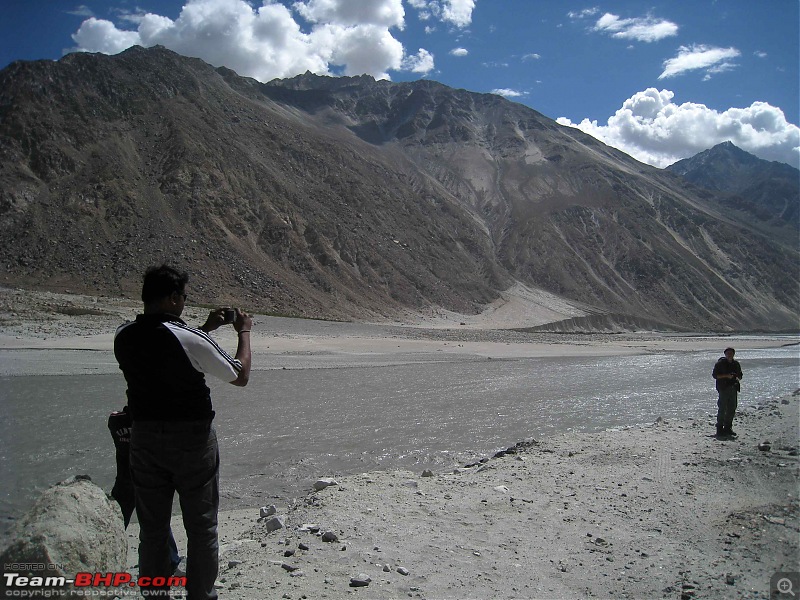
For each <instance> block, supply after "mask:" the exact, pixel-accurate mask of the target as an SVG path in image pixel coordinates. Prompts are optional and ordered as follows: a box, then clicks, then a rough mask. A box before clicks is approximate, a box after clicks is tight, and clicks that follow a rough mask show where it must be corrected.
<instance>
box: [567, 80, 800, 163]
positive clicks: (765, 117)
mask: <svg viewBox="0 0 800 600" xmlns="http://www.w3.org/2000/svg"><path fill="white" fill-rule="evenodd" d="M673 97H674V93H673V92H671V91H669V90H661V91H659V90H657V89H655V88H648V89H646V90H645V91H643V92H637V93H636V94H634V95H633V96H631V97H630V98H628V99H627V100H626V101H625V102H624V103H623V105H622V108H620V109H619V110H618V111H617V112H616V113H615V114H614V116H612V117H610V118H609V119H608V123H607V124H606V125H598V123H597V121H590V120H589V119H584V120H583V121H581V122H580V123H573V122H572V121H571V120H570V119H568V118H566V117H560V118H558V119H557V121H558V123H560V124H561V125H567V126H570V127H577V128H578V129H580V130H582V131H584V132H586V133H588V134H589V135H591V136H593V137H596V138H597V139H599V140H600V141H602V142H604V143H606V144H608V145H609V146H613V147H614V148H618V149H620V150H622V151H623V152H626V153H627V154H630V155H631V156H633V157H634V158H636V159H637V160H639V161H642V162H645V163H648V164H651V165H654V166H656V167H661V168H663V167H666V166H668V165H671V164H672V163H674V162H675V161H677V160H680V159H682V158H689V157H691V156H694V155H695V154H697V153H698V152H702V151H703V150H707V149H708V148H711V147H713V146H715V145H717V144H719V143H722V142H726V141H731V142H733V143H734V144H735V145H736V146H738V147H740V148H742V149H743V150H746V151H747V152H750V153H752V154H755V155H756V156H758V157H760V158H763V159H765V160H777V161H780V162H785V163H788V164H790V165H792V166H794V167H798V166H799V165H800V128H798V127H797V125H793V124H791V123H789V122H788V121H786V117H785V116H784V114H783V111H782V110H781V109H780V108H776V107H774V106H771V105H770V104H768V103H766V102H754V103H753V104H752V105H750V106H749V107H746V108H729V109H728V110H725V111H723V112H719V111H716V110H714V109H711V108H708V107H707V106H705V105H704V104H695V103H691V102H686V103H684V104H680V105H678V104H675V103H674V102H673V101H672V99H673Z"/></svg>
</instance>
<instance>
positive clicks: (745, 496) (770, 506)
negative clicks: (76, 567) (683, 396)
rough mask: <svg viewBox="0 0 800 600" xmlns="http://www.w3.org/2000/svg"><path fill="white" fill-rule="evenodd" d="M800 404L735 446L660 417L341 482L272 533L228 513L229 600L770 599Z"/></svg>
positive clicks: (225, 571)
mask: <svg viewBox="0 0 800 600" xmlns="http://www.w3.org/2000/svg"><path fill="white" fill-rule="evenodd" d="M799 400H800V396H798V395H797V394H795V395H794V396H793V397H791V398H786V399H784V400H783V402H780V401H773V402H770V403H768V404H765V405H763V406H760V407H757V408H755V409H751V410H748V411H745V412H743V413H742V414H741V415H740V417H739V418H738V419H737V422H736V429H737V430H738V433H739V436H738V438H736V439H731V440H724V441H723V440H718V439H716V438H714V437H711V435H710V433H711V432H712V429H713V428H712V424H711V422H710V419H698V420H689V421H680V422H677V421H676V422H663V421H662V422H659V423H656V424H653V425H652V426H649V427H642V428H629V429H624V430H620V431H608V432H603V433H599V434H564V435H559V436H557V437H555V438H554V439H551V440H537V441H532V440H528V441H527V442H524V443H522V444H521V445H520V446H519V447H518V448H515V449H514V451H513V452H512V453H509V454H506V455H504V456H501V457H497V458H489V457H487V458H488V460H485V461H484V462H479V463H478V464H476V465H474V466H471V467H465V468H461V469H458V470H457V471H455V472H451V471H448V472H440V473H434V474H433V475H432V476H422V474H421V473H412V472H406V471H390V472H376V473H364V474H360V475H353V476H348V477H343V478H340V479H338V480H337V481H336V485H333V486H331V487H327V488H325V489H323V490H321V491H318V492H312V491H309V494H308V495H307V496H306V497H305V498H300V499H297V500H291V501H288V502H278V503H277V504H276V508H277V511H278V513H277V514H278V515H279V516H280V517H281V518H282V520H283V522H284V524H285V527H284V528H283V529H279V530H277V531H273V532H269V531H268V527H267V525H266V519H259V507H256V506H254V507H253V508H252V509H250V510H239V511H230V512H224V513H222V514H221V515H220V523H221V526H220V540H221V550H220V556H221V561H220V566H221V571H220V576H219V582H220V597H221V598H225V599H241V600H256V599H259V600H260V599H262V598H266V597H269V598H289V599H300V598H331V599H337V598H408V597H411V598H453V599H465V598H582V597H588V598H687V599H688V598H698V599H699V598H719V599H723V598H725V599H727V598H764V599H766V598H769V597H770V580H771V578H772V577H773V576H774V575H775V574H776V573H778V572H784V571H797V570H798V567H800V555H799V554H798V551H799V550H798V532H800V519H799V518H798V517H799V516H800V501H799V500H798V476H799V473H798V458H797V449H798V401H799ZM764 442H769V449H767V447H766V446H764V445H763V444H764ZM759 446H761V449H759ZM322 475H324V474H322ZM307 524H315V525H316V526H318V527H319V530H318V532H317V533H314V532H313V531H308V530H307V529H308V527H307V526H306V527H304V525H307ZM177 529H178V530H179V533H178V535H179V544H180V545H181V547H185V541H184V540H183V538H182V533H181V532H180V526H178V527H177ZM325 532H332V533H333V534H334V535H335V536H336V538H337V539H336V541H334V542H326V541H324V539H323V537H321V534H323V533H325ZM128 534H129V541H130V560H131V569H132V570H134V571H135V569H134V565H135V562H136V548H137V545H138V543H137V539H136V535H137V533H136V528H135V526H133V527H132V528H131V529H130V530H129V532H128ZM404 573H407V574H404ZM360 575H366V576H367V577H369V578H370V579H371V581H370V583H369V585H368V586H366V587H360V588H357V587H352V586H351V578H357V577H359V576H360ZM774 583H775V582H774V581H773V585H774Z"/></svg>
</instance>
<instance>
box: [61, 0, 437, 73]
mask: <svg viewBox="0 0 800 600" xmlns="http://www.w3.org/2000/svg"><path fill="white" fill-rule="evenodd" d="M292 9H294V11H295V13H293V12H292V10H291V9H290V8H288V7H287V6H285V5H283V4H281V3H279V2H276V1H275V0H263V5H262V6H260V7H258V8H254V7H253V6H251V5H250V4H249V3H248V2H246V1H245V0H187V1H186V4H185V5H184V6H183V8H182V10H181V12H180V15H179V16H178V18H177V19H175V20H174V21H173V20H172V19H169V18H167V17H164V16H161V15H157V14H153V13H145V14H128V15H125V17H124V20H125V21H127V22H131V23H133V25H134V26H135V29H132V30H127V29H123V28H120V27H118V26H117V25H115V24H114V23H112V22H111V21H107V20H101V19H96V18H90V19H87V20H85V21H84V22H83V23H82V24H81V26H80V28H79V29H78V31H77V32H76V33H74V34H73V36H72V38H73V40H74V41H75V43H76V44H77V47H76V48H74V50H79V51H87V52H103V53H106V54H115V53H117V52H121V51H122V50H125V49H126V48H129V47H130V46H133V45H137V44H138V45H141V46H145V47H149V46H154V45H156V44H161V45H163V46H165V47H167V48H169V49H171V50H174V51H175V52H178V53H180V54H184V55H187V56H196V57H199V58H202V59H203V60H205V61H207V62H209V63H211V64H212V65H215V66H226V67H229V68H231V69H233V70H235V71H236V72H238V73H239V74H240V75H245V76H248V77H253V78H255V79H258V80H260V81H269V80H271V79H274V78H276V77H291V76H294V75H297V74H299V73H304V72H305V71H311V72H313V73H317V74H321V75H322V74H330V73H331V72H334V71H335V72H337V73H339V72H343V73H344V74H345V75H361V74H363V73H366V74H369V75H372V76H374V77H376V78H378V79H389V72H390V71H399V70H410V71H413V72H416V73H428V72H430V71H431V70H433V68H434V65H433V55H432V54H431V53H430V52H428V51H426V50H423V49H420V51H419V52H418V53H417V54H416V55H413V56H408V55H407V54H406V52H405V49H404V48H403V45H402V43H401V42H400V41H398V40H397V39H396V38H395V37H394V36H393V35H392V31H391V30H392V29H393V28H397V29H402V28H403V27H404V25H405V22H404V18H405V13H404V9H403V3H402V0H306V1H303V2H295V3H294V4H293V5H292ZM296 17H298V18H302V19H303V20H304V21H305V23H306V24H310V30H308V31H303V30H302V29H301V25H300V24H299V22H298V18H296Z"/></svg>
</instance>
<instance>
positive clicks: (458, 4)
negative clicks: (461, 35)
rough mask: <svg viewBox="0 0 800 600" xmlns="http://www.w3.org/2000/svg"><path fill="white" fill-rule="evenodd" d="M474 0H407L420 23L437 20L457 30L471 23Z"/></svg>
mask: <svg viewBox="0 0 800 600" xmlns="http://www.w3.org/2000/svg"><path fill="white" fill-rule="evenodd" d="M475 2H476V0H408V3H409V4H410V5H411V6H412V7H413V8H415V9H417V14H418V16H419V18H420V20H422V21H427V20H429V19H434V18H435V19H439V20H441V21H444V22H446V23H450V24H451V25H455V26H456V27H459V28H464V27H467V26H468V25H469V24H470V23H472V11H473V10H475Z"/></svg>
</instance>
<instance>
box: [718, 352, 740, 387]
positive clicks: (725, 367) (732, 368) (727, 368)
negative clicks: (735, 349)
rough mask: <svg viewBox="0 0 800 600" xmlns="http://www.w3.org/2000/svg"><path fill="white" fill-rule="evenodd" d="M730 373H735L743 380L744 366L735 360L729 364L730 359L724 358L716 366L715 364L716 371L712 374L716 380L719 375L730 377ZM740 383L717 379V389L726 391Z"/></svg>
mask: <svg viewBox="0 0 800 600" xmlns="http://www.w3.org/2000/svg"><path fill="white" fill-rule="evenodd" d="M730 373H735V374H736V375H737V376H738V377H739V378H740V379H741V377H742V366H741V365H740V364H739V361H737V360H734V361H732V362H728V359H727V358H725V357H724V356H723V357H722V358H720V359H719V360H718V361H717V362H716V364H714V371H713V372H712V375H713V376H714V378H716V377H717V375H729V374H730ZM738 383H739V382H738V381H737V380H736V379H729V378H727V377H726V378H724V379H717V385H716V387H717V389H718V390H724V389H727V388H729V387H733V386H736V385H738Z"/></svg>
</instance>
